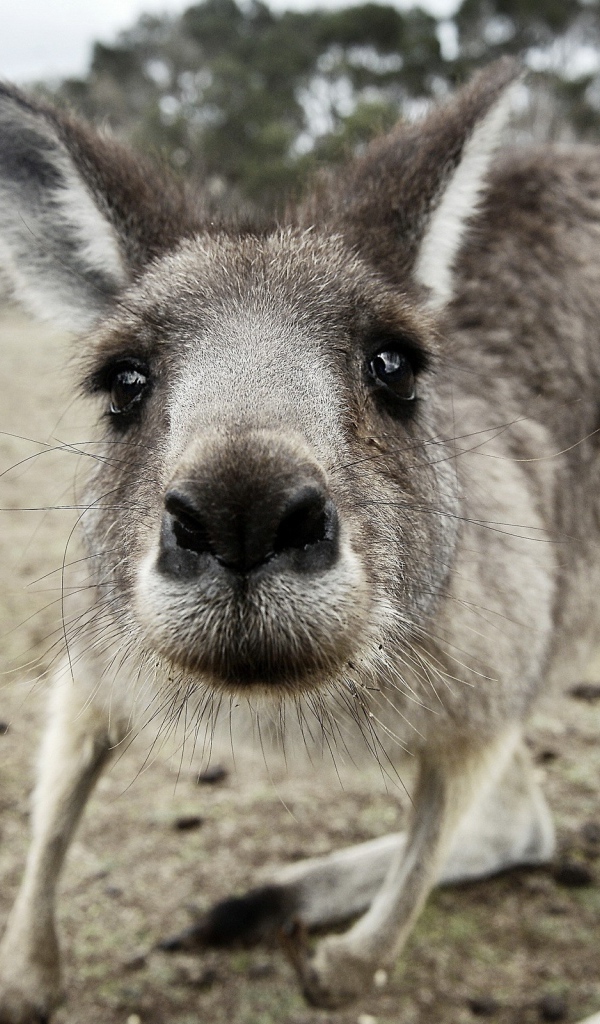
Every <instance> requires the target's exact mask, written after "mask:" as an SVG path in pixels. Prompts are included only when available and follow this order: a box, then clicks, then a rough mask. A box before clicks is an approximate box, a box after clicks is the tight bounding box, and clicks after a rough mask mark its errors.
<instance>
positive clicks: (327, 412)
mask: <svg viewBox="0 0 600 1024" xmlns="http://www.w3.org/2000/svg"><path fill="white" fill-rule="evenodd" d="M514 77H515V68H514V67H513V66H512V65H510V64H504V63H502V62H500V63H499V64H498V65H496V66H495V67H494V68H492V69H490V70H489V72H487V73H486V74H484V75H481V76H480V77H479V78H478V79H475V80H474V82H473V83H472V85H470V86H469V87H468V88H466V89H465V90H463V91H462V92H461V93H459V94H458V95H457V97H455V99H454V100H453V101H452V102H451V103H450V104H448V105H447V106H446V107H444V108H440V109H439V110H437V111H434V112H433V113H432V114H431V115H430V116H429V117H428V118H427V119H426V120H425V121H424V122H423V123H422V124H421V125H418V126H414V125H401V126H400V127H399V128H398V129H396V131H395V132H393V133H391V134H390V135H389V136H388V137H386V138H385V139H383V140H380V141H378V142H376V143H375V144H374V145H373V146H372V147H371V148H370V149H369V150H367V152H366V153H365V154H364V155H363V156H362V157H359V158H358V159H357V160H355V161H354V162H351V163H350V164H349V166H348V168H347V169H346V170H345V171H343V172H341V173H339V175H338V176H337V178H333V177H332V178H331V179H330V180H329V181H327V180H323V181H322V182H321V184H320V185H319V186H318V187H317V188H316V189H315V190H314V191H313V193H312V194H311V196H309V198H308V199H307V200H306V201H305V202H304V204H301V205H299V206H298V207H296V208H293V209H291V210H290V211H289V215H288V225H289V226H288V227H286V228H283V229H282V228H279V227H277V226H276V225H273V226H271V227H270V228H268V229H267V228H261V227H258V226H254V227H251V228H249V229H248V228H244V229H240V228H239V227H238V226H236V225H235V224H230V225H229V226H224V227H222V228H218V227H216V226H215V225H214V224H213V223H212V221H211V220H210V218H208V217H206V216H205V215H203V214H202V212H201V210H199V208H198V205H197V203H196V201H195V200H190V199H189V197H188V195H187V194H186V193H185V192H184V191H181V190H178V188H177V186H176V184H174V183H172V182H171V183H168V182H165V181H164V180H163V179H162V178H161V177H160V175H158V176H157V174H156V172H155V171H153V170H151V169H149V168H148V167H147V166H145V165H143V164H142V165H140V163H139V161H137V160H136V159H135V158H133V157H132V156H131V155H130V154H128V153H127V151H126V150H124V149H123V148H122V147H119V145H118V144H116V143H114V142H113V141H111V140H107V139H106V138H103V137H101V136H98V135H96V134H95V133H93V132H91V131H90V130H89V129H87V128H86V127H85V126H83V125H82V124H81V123H79V122H77V121H74V120H72V119H70V118H69V117H68V116H65V115H63V114H59V113H57V112H56V111H55V110H53V109H52V108H50V107H45V106H44V105H43V104H34V103H31V102H30V101H29V100H27V99H26V98H25V97H23V96H22V95H21V94H20V93H18V92H16V91H14V90H11V89H10V88H0V128H1V130H2V137H3V152H5V153H9V154H10V156H9V158H8V159H3V158H2V157H1V155H0V198H2V197H5V198H6V202H3V203H2V204H1V205H0V255H2V256H3V262H4V264H5V265H6V266H7V267H9V268H10V272H11V280H12V284H13V288H14V290H15V293H16V295H17V297H18V298H20V299H21V301H22V302H24V303H25V304H26V305H28V306H29V308H30V309H32V310H34V311H35V312H37V313H38V314H39V313H40V312H43V313H47V314H49V315H51V316H53V317H54V318H55V319H59V320H60V321H61V322H63V323H66V324H67V325H69V326H71V327H73V328H75V329H76V330H78V331H81V330H84V331H87V334H86V336H85V338H84V341H83V343H82V344H83V348H84V350H85V364H86V365H85V381H86V389H87V391H88V392H90V393H96V394H97V395H98V397H99V401H100V403H101V407H102V416H101V422H102V424H103V438H104V440H103V447H102V446H101V447H100V449H99V450H98V451H97V454H98V455H99V458H98V459H97V460H96V462H95V465H96V469H95V472H94V473H93V474H92V477H91V479H90V482H89V485H88V490H87V504H88V506H89V507H88V509H87V510H86V512H85V514H84V515H83V517H82V522H83V524H84V529H85V531H86V533H87V543H88V548H89V551H90V552H91V553H92V554H93V560H94V565H95V569H96V571H97V578H96V582H97V593H98V605H97V608H98V614H99V615H101V617H102V616H103V617H104V618H103V623H104V628H105V638H106V637H109V636H112V637H117V640H118V643H119V644H120V649H121V650H125V651H127V652H128V653H130V654H131V655H132V657H133V655H138V654H140V652H141V654H142V656H145V657H146V658H149V659H150V660H156V659H157V658H158V659H159V661H160V662H161V663H162V665H163V666H164V667H165V669H166V673H167V678H168V679H170V678H171V677H173V676H174V675H177V678H178V683H177V685H180V682H181V675H182V673H183V675H184V677H186V678H188V679H191V680H192V685H194V686H195V685H196V683H197V682H198V681H203V682H207V683H208V684H209V685H211V686H212V687H216V688H217V689H218V688H221V689H222V688H228V689H239V688H242V689H245V690H248V689H249V688H254V689H257V688H263V689H267V690H268V692H271V693H272V692H274V691H275V690H277V689H278V688H279V690H281V691H283V692H285V691H289V690H296V691H297V690H299V689H301V688H310V687H314V686H317V685H320V686H324V687H328V686H335V685H338V684H340V683H343V681H344V680H345V679H346V678H347V677H348V678H349V680H350V682H353V681H354V679H356V680H357V681H359V682H365V683H368V682H369V680H372V679H373V678H375V679H381V678H382V676H383V677H385V673H386V672H387V671H388V669H387V667H386V666H387V665H388V654H389V663H390V664H391V665H392V667H393V666H394V665H395V666H396V667H395V669H394V671H395V672H396V673H397V671H398V661H399V660H400V662H402V659H403V657H405V652H406V649H407V645H406V644H405V642H404V641H405V640H407V638H409V637H410V636H411V635H412V636H413V637H414V635H415V632H416V634H417V635H419V631H420V630H421V629H422V628H423V623H424V622H425V620H426V619H427V617H428V616H430V614H431V611H432V609H433V608H434V607H435V605H436V601H437V600H438V598H439V597H440V595H441V593H442V591H443V588H444V584H445V580H446V577H447V574H448V572H449V571H450V567H451V563H452V551H453V547H454V543H455V525H454V524H455V522H456V518H455V507H456V493H457V485H456V482H455V479H454V468H453V462H452V460H451V459H450V458H448V455H449V453H448V452H446V450H445V447H444V440H443V439H444V438H445V437H451V436H452V414H453V395H452V393H450V392H449V390H448V386H449V384H451V382H449V381H448V380H447V379H446V374H447V371H442V370H441V369H440V367H441V365H444V366H445V367H447V366H448V365H449V363H448V361H447V360H445V361H444V362H443V364H442V363H441V362H440V360H439V359H438V341H437V338H436V331H435V326H434V325H435V315H436V307H437V308H439V307H443V306H444V305H445V304H446V303H447V302H448V300H449V299H450V298H451V297H452V269H453V261H454V259H455V256H456V254H457V252H458V251H459V248H460V245H461V240H462V237H463V234H464V232H465V230H466V226H467V225H468V221H469V217H470V215H471V213H472V211H473V209H474V207H475V206H476V204H477V201H478V198H479V196H480V194H481V193H482V191H483V189H484V181H485V174H486V170H487V168H488V166H489V162H490V159H491V154H492V153H493V150H494V147H495V145H496V139H497V134H498V128H499V126H500V124H501V122H502V120H503V118H504V116H505V114H506V112H507V109H508V106H507V92H506V90H507V86H508V85H509V84H510V83H511V82H512V81H513V79H514ZM428 310H429V311H428ZM440 352H442V353H443V342H442V345H441V346H440ZM101 628H102V626H101V624H100V621H99V620H98V622H97V623H96V632H98V631H99V630H100V629H101ZM106 642H108V641H106ZM142 667H143V666H142ZM349 673H351V674H350V675H349V676H348V674H349Z"/></svg>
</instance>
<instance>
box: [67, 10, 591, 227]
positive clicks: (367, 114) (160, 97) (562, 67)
mask: <svg viewBox="0 0 600 1024" xmlns="http://www.w3.org/2000/svg"><path fill="white" fill-rule="evenodd" d="M598 15H599V11H598V0H591V2H590V0H463V3H462V4H461V6H460V8H459V10H458V12H457V14H456V16H455V17H454V19H452V20H451V21H450V22H446V23H444V24H443V25H442V26H440V24H438V22H437V21H436V19H435V18H433V17H432V16H431V15H429V14H427V13H425V12H424V11H422V10H421V9H419V8H418V7H414V8H412V9H410V10H408V11H405V12H401V11H398V10H396V9H395V8H393V7H391V6H388V5H385V4H376V3H364V4H360V5H358V6H350V7H347V8H345V9H342V10H336V11H327V10H315V11H309V12H304V13H299V12H291V11H287V12H283V13H280V14H276V13H274V12H272V11H271V10H270V9H269V8H268V6H266V4H265V3H263V2H262V0H250V2H249V3H244V4H243V5H242V4H238V3H237V2H236V0H204V2H203V3H199V4H196V5H195V6H193V7H190V8H188V10H186V11H185V12H184V13H183V14H182V15H181V16H180V17H154V16H153V17H149V16H144V17H142V18H140V19H139V21H138V22H137V23H136V24H135V25H133V26H132V28H131V29H130V30H128V31H126V32H124V33H122V34H121V36H120V37H119V38H118V40H117V41H116V43H115V45H113V46H108V45H105V44H101V43H97V44H96V46H95V48H94V52H93V56H92V62H91V67H90V71H89V73H88V75H87V76H86V77H85V78H84V79H82V80H77V81H75V80H70V81H67V82H64V83H63V84H62V86H61V87H60V90H59V96H60V97H62V98H63V99H65V100H67V101H69V102H71V103H72V104H74V105H75V106H76V107H77V108H79V109H81V110H82V111H83V112H84V113H85V114H86V115H87V116H88V117H90V118H92V119H95V120H98V121H102V122H106V121H108V122H109V124H110V125H111V126H112V127H113V129H114V130H115V131H116V132H117V133H118V134H120V135H121V136H123V137H125V138H128V139H130V140H131V141H132V142H133V143H134V144H135V145H137V146H138V147H140V148H142V149H144V150H153V151H155V152H156V151H158V153H159V154H161V156H162V158H163V159H165V160H167V161H169V162H170V163H171V164H172V165H174V166H175V167H176V168H181V169H183V170H185V172H186V173H191V174H192V175H196V176H199V177H201V178H202V179H203V180H204V181H205V182H206V184H207V187H208V189H209V191H212V192H213V194H214V195H215V196H219V197H220V199H221V200H222V201H227V200H230V201H231V202H234V201H237V202H242V203H243V202H245V203H250V204H253V205H262V206H264V207H269V208H273V207H277V205H278V204H279V203H280V202H281V198H282V196H283V195H284V194H285V193H286V192H288V191H289V189H290V188H291V189H294V188H297V187H299V184H300V182H301V180H302V178H303V177H304V175H306V174H307V173H308V172H309V171H310V170H312V169H313V168H314V167H315V166H317V165H318V164H319V163H321V162H323V161H327V162H332V161H333V162H335V161H336V160H341V159H343V158H344V157H345V156H346V155H347V154H348V152H349V151H355V150H357V149H360V148H361V147H362V146H364V145H365V144H366V142H367V141H368V140H369V139H370V138H371V137H372V136H373V135H374V134H376V133H377V132H379V131H381V130H385V129H386V128H388V127H389V126H390V125H391V124H392V123H393V122H394V121H395V120H396V119H397V117H398V116H399V115H404V116H412V114H413V112H414V111H415V110H416V109H417V110H420V109H421V108H422V107H423V105H424V104H426V103H428V102H430V101H431V100H432V99H433V98H436V97H439V96H440V95H442V96H443V95H444V94H445V93H446V92H447V91H449V89H450V88H451V87H452V86H453V85H454V84H455V82H457V81H460V80H462V79H464V78H465V77H467V76H468V75H469V74H470V73H471V72H472V71H473V70H474V69H475V68H476V67H478V66H480V65H481V64H484V63H487V62H488V61H490V60H492V59H494V58H495V57H497V56H499V55H500V54H502V53H506V52H509V53H514V54H516V55H519V56H520V57H521V58H522V59H523V61H524V63H525V65H526V66H529V67H530V68H532V69H533V74H532V76H531V78H530V81H529V86H528V91H527V93H526V94H524V95H525V99H527V101H528V103H527V104H525V107H524V110H523V113H522V117H521V132H522V133H525V134H531V133H532V131H533V128H532V126H533V125H534V123H538V124H539V123H540V122H541V120H543V121H544V123H545V130H546V131H547V132H550V134H552V135H554V136H557V137H564V136H565V135H569V133H570V134H577V135H580V136H583V137H586V138H598V137H600V58H599V56H598V55H599V52H600V40H599V17H598ZM440 39H442V40H445V45H444V47H443V48H442V46H441V44H440ZM536 119H537V121H536Z"/></svg>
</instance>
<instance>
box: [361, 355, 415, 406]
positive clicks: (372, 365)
mask: <svg viewBox="0 0 600 1024" xmlns="http://www.w3.org/2000/svg"><path fill="white" fill-rule="evenodd" d="M368 369H369V373H370V374H371V376H372V377H373V378H374V380H375V383H376V384H379V385H380V386H383V387H386V388H388V389H389V390H390V391H392V392H393V393H394V395H395V396H396V398H401V399H402V401H404V402H411V401H412V400H413V398H415V397H416V392H415V374H414V370H413V368H412V364H411V361H410V359H409V358H408V356H406V355H404V353H403V352H400V351H399V349H395V348H386V349H382V350H381V352H377V353H376V354H375V355H374V356H372V358H371V359H370V360H369V363H368Z"/></svg>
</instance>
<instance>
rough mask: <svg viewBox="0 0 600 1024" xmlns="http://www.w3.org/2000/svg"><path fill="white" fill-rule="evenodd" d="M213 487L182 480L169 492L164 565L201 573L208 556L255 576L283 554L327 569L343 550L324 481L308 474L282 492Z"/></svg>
mask: <svg viewBox="0 0 600 1024" xmlns="http://www.w3.org/2000/svg"><path fill="white" fill-rule="evenodd" d="M216 497H217V496H216V495H215V493H214V490H213V488H211V487H204V488H202V487H198V486H194V485H193V484H190V482H189V481H186V482H185V483H181V484H178V483H177V482H175V483H174V485H173V486H172V487H171V488H170V489H169V490H168V491H167V494H166V495H165V510H166V511H165V516H164V519H163V527H162V534H161V554H160V556H159V568H161V569H162V571H164V572H166V573H167V574H168V575H174V576H182V575H185V576H189V575H198V574H199V573H200V572H201V571H202V568H201V566H202V565H204V566H206V559H205V560H204V562H202V560H201V559H200V557H199V556H202V555H208V556H211V557H212V558H213V559H215V560H216V561H217V562H218V563H220V565H222V566H224V567H225V568H227V569H229V570H230V571H231V572H234V573H241V574H248V573H251V572H253V571H254V570H256V569H258V568H260V567H261V566H263V565H265V563H267V562H269V561H271V560H273V561H274V563H275V560H276V559H277V561H278V563H279V564H280V565H281V567H283V566H286V567H289V568H292V569H294V570H295V571H296V572H311V571H312V572H315V571H319V570H324V569H326V568H328V567H329V566H330V565H331V564H332V562H333V560H334V559H335V556H336V553H337V535H338V517H337V512H336V509H335V506H334V504H333V502H332V501H331V499H330V498H329V496H328V493H327V491H326V489H325V486H324V485H323V484H322V483H321V481H319V480H310V479H308V480H302V481H298V482H296V483H295V484H294V485H293V486H291V487H289V486H288V487H286V488H285V489H284V490H283V491H278V489H277V488H276V487H275V488H267V489H264V490H261V489H260V488H257V489H255V490H254V493H253V494H251V495H249V494H239V493H238V494H236V493H235V492H234V493H230V494H228V495H220V496H219V497H220V499H221V500H218V499H217V500H215V498H216Z"/></svg>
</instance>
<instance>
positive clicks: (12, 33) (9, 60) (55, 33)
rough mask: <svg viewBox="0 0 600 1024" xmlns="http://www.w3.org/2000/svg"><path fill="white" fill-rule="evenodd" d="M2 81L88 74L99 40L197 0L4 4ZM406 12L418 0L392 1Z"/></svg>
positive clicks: (274, 3) (338, 0) (331, 0)
mask: <svg viewBox="0 0 600 1024" xmlns="http://www.w3.org/2000/svg"><path fill="white" fill-rule="evenodd" d="M0 2H1V6H2V20H1V23H2V30H1V32H0V78H4V79H8V80H10V81H13V82H28V81H33V80H35V79H40V78H61V77H63V76H67V75H82V74H83V73H84V72H85V71H86V69H87V66H88V62H89V55H90V48H91V45H92V43H93V42H94V40H96V39H101V40H103V41H104V42H111V41H112V40H114V38H115V36H116V34H117V32H118V31H119V30H120V29H122V28H127V27H128V26H129V25H131V24H132V23H133V22H134V21H135V20H136V18H137V17H138V16H139V15H140V14H141V13H142V12H144V11H148V12H152V13H163V12H165V11H169V12H172V13H178V12H180V11H183V10H185V8H186V7H189V6H191V0H188V2H185V0H54V2H52V0H0ZM352 2H360V0H322V2H321V3H319V2H318V0H271V3H270V6H271V7H273V8H274V9H276V10H285V9H286V8H293V9H296V10H308V9H310V8H313V7H342V6H350V4H351V3H352ZM390 2H392V3H394V5H395V6H397V7H400V8H403V9H406V8H407V7H412V6H413V0H390ZM458 2H459V0H420V6H422V7H425V8H426V9H427V10H430V11H431V12H432V13H434V14H436V15H437V16H439V17H445V16H447V15H448V14H451V13H452V12H453V11H454V10H456V8H457V7H458Z"/></svg>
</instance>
